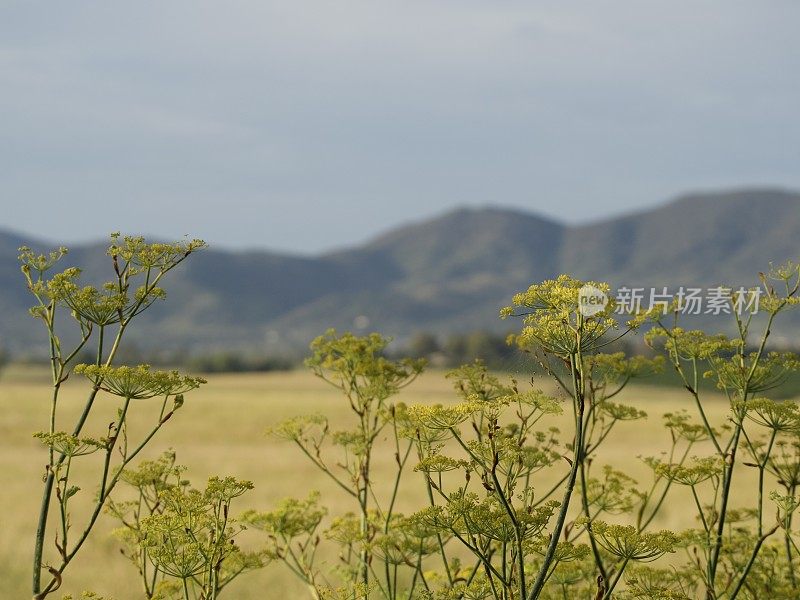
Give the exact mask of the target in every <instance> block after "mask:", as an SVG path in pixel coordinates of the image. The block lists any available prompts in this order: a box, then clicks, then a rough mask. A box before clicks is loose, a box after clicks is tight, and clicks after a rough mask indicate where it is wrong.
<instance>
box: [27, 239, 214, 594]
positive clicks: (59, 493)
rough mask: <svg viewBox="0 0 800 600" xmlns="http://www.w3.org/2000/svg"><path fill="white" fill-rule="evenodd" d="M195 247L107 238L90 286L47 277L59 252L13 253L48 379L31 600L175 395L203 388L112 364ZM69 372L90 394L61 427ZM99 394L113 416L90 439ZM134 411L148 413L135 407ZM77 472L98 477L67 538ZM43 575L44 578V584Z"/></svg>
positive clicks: (54, 583) (79, 541)
mask: <svg viewBox="0 0 800 600" xmlns="http://www.w3.org/2000/svg"><path fill="white" fill-rule="evenodd" d="M204 247H205V244H204V242H202V241H200V240H192V241H188V242H179V243H176V244H162V243H147V242H145V240H144V239H143V238H141V237H121V236H120V235H119V234H112V236H111V244H110V246H109V247H108V251H107V253H108V257H109V262H110V266H111V269H112V273H113V275H112V278H111V280H110V281H107V282H106V283H104V284H103V285H102V286H101V287H99V288H98V287H96V286H91V285H86V286H81V284H80V277H81V270H80V269H79V268H77V267H70V268H67V269H65V270H63V271H60V272H57V273H55V274H52V275H51V274H50V271H51V270H53V268H54V267H55V266H56V264H57V263H58V262H59V261H60V260H61V259H63V258H64V256H65V255H66V254H67V250H66V249H65V248H60V249H59V250H56V251H54V252H50V253H49V254H35V253H34V252H32V251H31V250H30V249H28V248H21V249H20V255H19V259H20V261H21V270H22V273H23V275H24V276H25V280H26V282H27V286H28V289H29V290H30V292H31V294H32V295H33V297H34V299H35V305H34V306H33V308H31V311H30V312H31V314H32V315H33V316H34V317H36V318H37V319H38V320H39V321H41V323H42V324H43V325H44V327H45V331H46V333H47V340H48V346H49V355H50V368H51V376H52V397H51V403H50V417H49V423H48V427H47V429H46V430H45V431H43V432H40V433H38V434H36V437H38V438H39V439H40V440H41V441H42V442H43V444H44V445H45V446H46V447H47V449H48V460H47V465H46V467H45V472H44V474H43V489H42V499H41V508H40V511H39V521H38V526H37V530H36V537H35V543H34V556H33V581H32V592H33V597H34V599H37V600H38V599H42V598H45V597H46V596H48V595H49V594H50V593H52V592H54V591H55V590H56V589H58V587H59V586H60V585H61V581H62V578H63V575H64V571H65V570H66V569H67V567H68V566H69V564H70V563H71V562H72V560H73V559H74V558H75V556H76V555H77V553H78V552H79V551H80V549H81V547H82V546H83V544H84V543H85V542H86V540H87V538H88V537H89V534H90V533H91V531H92V529H93V527H94V525H95V523H96V522H97V519H98V517H99V515H100V513H101V512H102V509H103V506H104V505H105V504H106V502H107V500H108V498H109V495H110V494H111V492H112V491H113V490H114V488H115V487H116V485H117V483H118V482H119V480H120V477H121V473H122V472H123V470H124V468H125V467H126V466H127V465H128V464H129V463H130V462H131V461H132V460H133V459H134V458H135V457H136V456H137V455H138V454H139V453H140V452H141V450H142V449H143V448H144V447H145V445H146V444H147V443H148V442H149V441H150V440H151V439H152V438H153V437H154V436H155V434H156V433H157V432H158V431H159V429H161V427H162V426H163V425H164V424H165V423H166V422H167V421H168V420H169V419H170V418H171V417H172V415H173V413H174V412H175V411H176V410H177V409H179V408H180V407H181V405H182V404H183V395H184V394H185V393H186V392H189V391H191V390H193V389H195V388H197V387H198V386H200V385H201V384H203V383H205V382H204V380H203V379H201V378H198V377H187V376H184V375H180V374H179V373H177V372H174V371H170V372H163V371H152V370H151V369H150V368H149V367H148V366H146V365H141V366H138V367H127V366H115V365H114V359H115V357H116V355H117V352H118V351H119V348H120V344H121V342H122V339H123V336H124V334H125V332H126V330H127V329H128V328H129V327H130V325H131V323H132V322H133V320H134V319H135V318H136V317H137V316H138V315H140V314H141V313H142V312H144V311H145V310H146V309H147V308H149V307H150V306H151V305H152V304H153V303H154V302H155V301H156V300H159V299H163V298H164V297H165V292H164V290H163V288H162V287H161V284H162V282H163V280H164V278H165V276H166V275H167V274H168V273H169V272H170V271H171V270H172V269H174V268H175V267H177V266H178V265H180V264H181V263H182V262H183V261H184V260H185V259H186V258H188V257H189V256H190V255H191V254H193V253H194V252H196V251H198V250H200V249H202V248H204ZM70 325H71V326H72V328H73V329H74V330H75V331H76V332H77V334H78V336H77V337H78V341H77V342H75V344H74V345H73V346H72V347H65V346H64V345H63V344H62V339H64V333H65V328H68V327H69V326H70ZM92 341H93V343H94V346H95V361H94V364H91V365H77V366H76V365H75V362H76V357H78V356H79V354H80V353H81V351H82V350H84V348H87V347H88V345H89V344H91V343H92ZM73 374H74V375H76V376H77V375H82V376H84V377H86V378H87V379H88V380H89V381H90V383H91V389H90V392H89V393H88V396H87V399H86V402H85V404H84V407H83V410H82V412H81V414H80V416H79V417H78V418H77V420H76V421H75V422H74V423H64V422H63V418H62V417H61V414H60V411H59V394H60V391H61V387H62V385H63V384H64V382H66V381H67V379H68V378H69V377H70V376H72V375H73ZM100 392H103V393H105V394H108V395H110V396H112V397H115V398H117V402H118V403H119V408H118V410H117V416H116V418H115V419H114V421H113V422H112V423H111V424H110V425H109V426H108V428H107V430H106V431H103V432H101V434H100V435H96V436H94V437H89V436H86V435H85V432H84V429H85V426H86V424H87V420H88V418H89V416H90V414H91V412H92V408H93V407H94V405H95V400H96V399H97V398H98V395H99V394H100ZM156 397H158V398H161V401H160V402H158V404H157V406H155V405H154V406H153V408H154V410H153V411H152V412H153V413H154V414H153V417H154V418H153V425H152V427H151V429H150V430H149V431H148V432H146V433H145V434H144V435H143V436H142V437H141V438H140V439H132V438H131V437H130V435H129V430H128V427H127V417H128V415H129V411H131V410H146V409H147V408H149V407H150V406H151V404H150V403H149V402H147V400H148V399H150V398H156ZM104 401H106V400H104ZM108 401H111V400H108ZM140 404H145V405H147V406H141V408H140V406H139V405H140ZM92 456H94V457H97V456H99V459H97V460H96V461H93V460H92V458H88V457H92ZM76 468H85V469H92V471H93V472H94V473H95V474H96V476H97V481H98V491H97V495H96V497H95V498H94V499H92V500H91V501H90V502H91V503H92V504H93V508H92V510H91V512H90V516H89V517H88V519H87V520H86V522H85V523H82V524H81V525H80V527H79V529H78V531H79V533H78V534H77V535H75V536H73V535H72V529H73V527H74V525H75V523H73V519H72V512H71V510H70V504H71V502H72V501H73V500H74V499H75V498H76V497H77V496H78V494H79V492H80V491H81V490H80V488H79V487H78V486H76V485H74V484H73V483H72V481H73V479H72V476H73V475H74V472H75V469H76ZM54 492H55V494H54ZM83 496H85V494H83ZM53 515H54V516H55V518H56V520H57V522H56V525H55V529H56V532H55V534H54V536H53V538H51V539H54V550H55V552H54V553H53V555H52V556H51V557H49V558H46V554H45V540H46V539H47V538H48V537H49V536H48V535H47V528H48V521H49V518H50V517H51V516H53ZM43 573H45V574H46V576H47V579H46V580H45V581H43V580H42V574H43Z"/></svg>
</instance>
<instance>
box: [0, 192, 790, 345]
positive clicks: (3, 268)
mask: <svg viewBox="0 0 800 600" xmlns="http://www.w3.org/2000/svg"><path fill="white" fill-rule="evenodd" d="M799 239H800V192H792V191H787V190H781V189H776V188H752V189H742V190H734V191H730V190H727V191H721V192H713V193H712V192H704V193H699V194H684V195H682V196H680V197H678V198H676V199H674V200H673V201H671V202H667V203H664V204H662V205H659V206H656V207H654V208H651V209H643V210H640V211H635V212H631V213H628V214H626V215H621V216H618V217H611V218H608V219H604V220H600V221H596V222H592V223H588V224H581V225H567V224H564V223H561V222H559V221H556V220H554V219H550V218H548V217H544V216H541V215H538V214H535V213H530V212H526V211H523V210H519V209H508V208H502V207H493V206H489V207H461V208H457V209H455V210H451V211H448V212H446V213H444V214H441V215H438V216H436V217H433V218H430V219H423V220H419V221H415V222H412V223H408V224H404V225H401V226H399V227H395V228H392V229H391V230H389V231H386V232H383V233H382V234H379V235H376V236H374V237H373V238H371V239H370V240H368V241H366V242H365V243H363V244H360V245H357V246H351V247H349V248H343V249H340V250H335V251H330V252H325V253H321V254H318V255H312V256H304V255H297V254H290V253H281V252H279V251H278V252H276V251H273V250H243V251H236V250H230V249H214V248H213V247H212V248H210V249H209V250H206V251H203V252H202V253H199V254H198V255H197V256H196V257H192V259H190V260H189V261H187V263H186V264H185V265H182V266H181V268H180V269H178V270H176V271H175V272H174V276H172V275H171V276H170V278H169V279H168V281H167V283H166V285H165V287H166V290H167V292H168V294H169V296H170V298H169V300H168V301H167V302H166V303H164V304H163V305H161V304H159V305H158V306H154V307H153V308H151V309H150V310H149V311H148V313H145V315H143V316H142V325H141V327H140V328H134V331H137V332H138V333H136V334H135V335H134V336H133V337H134V341H135V343H136V344H137V345H138V346H140V347H142V348H150V347H153V348H161V349H169V348H171V349H186V350H188V351H190V352H195V351H196V352H206V351H209V350H214V349H241V350H251V351H256V352H274V351H278V350H281V349H285V348H300V347H302V346H304V345H305V344H307V342H308V341H309V339H311V338H312V337H313V336H315V335H317V334H319V333H321V332H322V331H324V330H325V329H326V328H328V327H331V326H333V327H337V328H339V329H348V328H350V329H353V328H354V327H355V324H356V323H357V324H359V325H361V326H362V327H361V329H369V330H379V331H381V332H383V333H386V334H389V335H393V336H395V337H397V338H400V339H401V340H402V339H403V338H406V337H408V336H409V335H411V334H412V333H414V332H415V331H418V330H430V331H434V332H436V333H439V334H447V333H449V332H453V331H472V330H476V329H492V330H496V331H500V330H502V329H504V328H506V327H507V326H508V324H507V323H506V324H503V323H502V322H500V321H499V320H498V319H497V311H498V309H499V308H500V307H501V306H502V305H504V304H505V303H507V302H508V300H509V299H510V297H511V295H512V294H513V293H515V292H517V291H519V290H521V289H524V288H525V287H527V286H528V285H529V284H530V283H533V282H536V281H541V280H543V279H547V278H551V277H554V276H555V275H557V274H559V273H561V272H569V273H571V274H574V275H575V276H578V277H581V278H586V279H595V280H606V281H609V282H611V283H612V284H614V285H617V286H619V285H628V286H633V285H640V286H649V285H653V286H662V285H663V286H672V285H695V284H702V285H708V286H711V285H717V284H719V283H722V282H730V283H731V284H735V285H739V284H742V285H752V284H755V283H756V275H757V273H758V271H760V270H764V269H766V268H767V267H768V263H769V262H770V261H772V262H782V261H784V260H786V259H790V258H791V259H797V258H798V257H800V247H799V246H800V245H799V244H798V240H799ZM212 242H213V240H212ZM21 244H26V245H29V246H31V247H34V248H35V249H37V250H39V249H42V250H43V249H45V246H44V245H43V244H42V243H41V242H39V241H38V240H36V239H34V238H32V237H30V236H25V235H23V234H19V233H16V232H9V231H7V230H3V229H0V347H6V348H8V349H10V350H12V351H14V352H22V353H24V352H26V351H29V350H30V349H31V348H35V347H37V344H38V342H39V341H40V337H41V336H39V335H38V334H39V333H40V332H39V331H36V330H35V327H33V323H32V322H29V321H28V319H29V317H27V316H26V314H25V310H26V307H27V305H28V304H29V299H28V298H27V292H26V291H25V289H24V286H23V285H22V281H21V277H20V275H19V270H18V267H17V265H16V260H15V259H16V254H17V252H16V250H17V247H18V246H19V245H21ZM45 244H46V243H45ZM47 247H49V245H47ZM65 261H66V262H65V266H70V265H72V264H80V265H82V266H83V265H85V266H86V273H87V277H89V278H90V279H91V278H97V277H98V276H99V273H100V272H101V268H102V266H103V264H104V263H105V258H104V255H103V252H102V250H101V244H100V243H99V242H93V243H90V244H81V245H76V246H74V247H73V248H72V249H71V251H70V254H69V255H68V256H67V258H66V259H65ZM106 272H107V271H106ZM365 324H366V326H365V327H364V325H365ZM356 329H358V328H356Z"/></svg>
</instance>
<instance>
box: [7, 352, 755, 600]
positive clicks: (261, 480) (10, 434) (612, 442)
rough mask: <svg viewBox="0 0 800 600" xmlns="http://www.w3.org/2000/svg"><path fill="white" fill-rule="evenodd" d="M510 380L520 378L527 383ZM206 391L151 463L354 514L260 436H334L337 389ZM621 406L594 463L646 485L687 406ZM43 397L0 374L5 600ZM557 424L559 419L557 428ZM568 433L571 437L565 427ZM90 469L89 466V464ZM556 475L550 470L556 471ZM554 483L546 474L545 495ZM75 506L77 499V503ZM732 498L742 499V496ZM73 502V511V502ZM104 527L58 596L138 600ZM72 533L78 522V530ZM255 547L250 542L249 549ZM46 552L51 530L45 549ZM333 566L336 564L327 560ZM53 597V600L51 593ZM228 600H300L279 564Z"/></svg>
mask: <svg viewBox="0 0 800 600" xmlns="http://www.w3.org/2000/svg"><path fill="white" fill-rule="evenodd" d="M517 377H519V378H520V379H525V377H524V375H523V374H518V375H517ZM208 379H209V383H208V385H206V386H205V387H204V388H202V389H201V390H199V391H196V392H192V393H191V394H190V395H188V396H187V401H186V405H185V406H184V407H183V409H182V410H181V411H180V412H179V413H177V414H176V416H175V418H174V419H173V420H172V421H170V423H168V425H167V427H166V428H165V429H164V430H163V431H162V432H161V434H159V436H158V437H157V438H156V439H155V441H154V442H153V443H152V444H151V447H150V448H149V451H147V452H148V453H147V456H150V457H152V456H156V455H158V454H159V453H160V452H161V451H163V450H165V449H167V448H170V447H172V448H174V449H176V450H177V453H178V461H179V463H181V464H184V465H186V466H187V467H188V469H189V470H188V475H187V476H188V478H189V479H191V480H192V482H193V483H194V484H195V485H198V486H200V485H202V484H203V482H204V480H205V478H206V477H207V476H208V475H210V474H220V475H234V476H237V477H240V478H245V479H249V480H252V481H253V482H254V483H255V489H254V490H253V491H252V492H250V493H248V494H247V495H245V496H244V497H243V498H240V499H239V500H240V501H241V502H240V504H239V505H238V506H239V508H240V509H242V510H244V509H246V508H256V509H262V510H265V509H268V508H269V507H271V506H273V505H274V503H275V502H276V501H277V500H278V499H280V498H283V497H286V496H298V497H304V496H305V495H306V494H307V493H308V491H310V490H312V489H318V490H320V491H321V493H322V497H323V502H324V504H325V505H326V506H328V507H329V509H330V510H331V512H332V513H341V512H345V511H346V510H349V509H350V508H351V507H349V505H348V504H347V502H348V499H347V497H345V496H344V494H343V493H341V492H339V491H337V490H336V489H335V488H334V487H333V485H332V484H330V483H329V482H328V481H327V480H326V479H325V476H324V475H322V474H320V473H318V472H316V471H315V470H314V469H313V467H312V466H311V465H310V464H308V463H307V462H306V461H305V460H304V457H303V456H302V455H300V453H299V451H298V450H297V448H295V447H293V446H291V445H290V444H289V443H287V442H282V441H280V440H275V439H271V438H269V437H267V436H266V435H265V429H266V428H267V427H269V426H271V425H274V424H276V423H278V422H279V421H281V420H283V419H285V418H288V417H290V416H294V415H298V414H303V413H314V412H319V413H322V414H325V415H327V416H328V417H329V418H330V419H331V421H332V423H333V425H334V427H335V428H343V427H345V426H346V425H347V417H348V413H347V410H346V405H345V404H344V402H343V401H342V400H341V399H340V398H339V397H338V396H337V395H336V393H335V390H333V389H332V388H329V387H327V386H326V384H325V383H324V382H321V381H319V380H317V379H316V378H314V377H313V376H311V375H310V374H308V373H306V372H303V371H295V372H288V373H274V374H239V375H211V376H209V377H208ZM85 388H86V386H85V384H84V383H83V382H80V381H70V382H68V384H67V386H66V389H65V391H64V393H63V394H62V401H61V402H62V403H63V404H62V407H61V408H62V409H63V410H64V414H69V415H74V414H75V413H76V411H77V410H78V409H79V407H80V406H81V405H82V402H83V396H84V392H85ZM399 399H400V400H402V401H404V402H406V403H408V404H411V403H437V402H438V403H448V402H453V401H454V400H455V394H454V393H453V392H452V390H451V387H450V383H449V382H448V381H447V380H445V378H444V376H443V373H441V372H432V373H428V374H425V375H424V376H423V377H422V378H420V379H419V380H418V381H416V382H415V383H414V384H413V385H412V386H410V387H409V388H408V389H406V390H405V391H404V392H403V393H402V394H401V396H400V398H399ZM102 400H103V401H104V402H106V405H105V406H103V405H102V404H101V405H100V406H101V407H102V409H103V411H104V412H103V411H101V412H100V413H99V414H97V415H95V418H94V419H93V420H92V421H91V422H90V424H89V428H88V429H87V433H90V434H92V435H95V436H101V435H103V434H104V433H105V427H106V425H107V423H108V422H109V421H110V420H111V419H110V415H111V414H113V411H114V410H115V404H114V401H113V400H112V399H111V398H110V397H104V398H102ZM621 401H625V402H628V403H630V404H633V405H635V406H636V407H638V408H640V409H642V410H645V411H647V412H648V414H649V415H650V418H649V419H648V420H647V421H646V422H635V423H622V424H620V425H619V426H618V429H617V430H615V432H614V433H613V434H612V435H611V437H610V438H609V440H608V442H607V443H606V446H605V447H604V454H603V455H602V459H601V460H602V462H603V463H610V464H613V465H615V466H616V467H618V468H621V469H623V470H625V471H627V472H629V473H630V474H631V475H633V476H634V477H636V478H638V479H639V481H640V483H641V484H642V487H644V486H646V485H649V483H650V478H649V477H650V476H649V470H648V469H647V468H646V467H643V465H642V464H641V461H639V460H638V458H637V456H639V455H643V456H649V455H657V454H658V453H659V452H660V451H661V450H663V449H666V448H667V447H668V445H669V438H668V433H667V432H665V431H664V430H663V429H662V428H661V414H663V413H664V412H667V411H671V410H676V409H679V408H684V407H685V408H687V409H691V408H692V406H691V403H690V400H689V398H688V396H686V395H684V394H681V392H680V391H679V390H676V389H674V388H665V387H655V386H631V387H630V388H629V389H627V390H626V391H625V394H624V396H623V397H622V399H621ZM48 404H49V391H48V382H47V379H46V376H45V374H44V373H42V372H41V371H37V370H27V369H22V368H17V367H14V368H10V369H8V370H7V371H5V372H4V373H2V374H0V445H2V448H0V506H3V508H4V510H3V513H2V517H0V518H2V522H0V581H1V582H2V586H3V591H2V594H0V595H1V596H2V597H3V598H10V599H12V598H29V597H30V592H29V589H30V587H29V579H30V573H29V570H30V566H29V565H30V555H31V548H32V536H33V532H34V529H35V518H36V514H37V511H38V506H37V504H38V502H39V494H40V487H41V484H40V479H41V476H42V470H43V465H44V464H45V461H46V458H45V451H44V449H43V447H42V446H41V445H40V444H39V443H38V442H37V441H36V440H34V439H33V438H32V437H31V433H32V432H34V431H37V430H40V429H43V428H44V427H45V426H46V421H47V415H48V410H49V408H48ZM152 408H153V406H152V405H149V404H148V403H147V401H142V403H141V404H137V405H136V406H135V407H134V413H133V415H132V418H133V424H134V425H138V426H143V424H144V423H146V422H149V420H148V419H152V418H153V416H152ZM707 408H708V412H709V414H710V415H711V419H712V421H714V422H717V423H720V422H722V420H723V418H724V416H723V415H724V411H725V408H726V407H725V402H724V401H723V400H722V399H721V398H719V397H709V400H708V407H707ZM556 421H558V419H556ZM563 429H564V430H566V429H567V428H566V427H564V428H563ZM91 458H92V459H93V458H94V457H91ZM391 460H392V456H391V454H390V453H389V452H387V453H386V454H385V455H381V456H380V457H378V461H377V462H378V464H377V471H378V473H380V471H381V470H382V469H384V470H385V469H386V468H387V467H388V465H389V463H390V461H391ZM560 468H561V467H557V468H554V469H552V470H553V471H555V470H556V469H560ZM414 477H419V474H417V473H413V472H412V473H409V476H408V478H407V479H406V481H405V486H404V487H403V489H402V493H401V497H400V505H401V509H405V510H409V509H411V508H413V507H415V506H422V498H421V497H418V496H417V493H418V490H419V492H420V493H421V490H422V488H421V487H420V486H415V485H413V484H414V483H415V482H414V481H413V478H414ZM550 478H552V474H548V475H545V476H544V477H543V481H542V484H541V485H542V488H544V485H545V484H546V482H547V480H549V479H550ZM82 487H83V488H84V491H82V492H81V493H82V494H89V493H93V491H94V489H95V488H96V482H95V483H93V482H91V481H88V482H85V483H84V485H83V486H82ZM78 497H79V496H78ZM736 500H738V501H741V500H742V499H741V498H737V499H736ZM687 502H689V499H688V498H687V497H684V496H682V495H681V494H680V493H676V494H675V495H673V496H671V500H670V501H669V502H667V503H666V507H665V510H664V511H663V515H662V516H661V517H660V518H661V521H658V522H657V523H656V526H659V525H663V526H665V527H666V526H669V527H685V526H691V525H693V523H691V521H689V520H687V519H688V518H689V517H687V515H690V514H692V510H687V509H689V508H690V506H689V505H688V504H687ZM76 504H77V502H76ZM113 525H114V524H113V521H112V520H111V518H110V517H106V516H104V517H103V518H102V520H101V522H100V525H99V526H98V527H97V529H96V530H95V532H94V535H93V538H92V539H91V540H90V542H89V543H88V545H87V546H86V548H85V550H84V551H82V553H81V554H80V555H79V558H78V559H77V560H76V562H75V563H73V565H71V567H70V568H69V570H68V571H67V573H66V579H65V583H64V585H63V587H62V589H61V590H60V592H64V593H67V592H71V593H75V592H80V590H83V589H91V590H93V591H95V592H97V593H98V594H102V595H109V596H113V597H114V598H116V599H117V600H129V599H131V600H132V599H134V598H141V597H142V596H141V594H140V593H139V591H138V590H139V583H138V581H137V578H136V576H135V572H134V570H133V567H132V566H131V565H130V564H129V563H128V562H127V561H126V560H125V559H124V558H122V557H121V556H120V555H119V554H118V544H117V542H116V541H115V540H114V538H113V537H111V535H110V531H111V529H112V528H113ZM76 528H77V522H76ZM251 542H253V539H251ZM51 543H52V532H51V533H50V536H49V540H48V544H51ZM327 558H328V560H329V562H331V563H332V562H334V561H335V556H328V557H327ZM54 597H60V594H56V595H54ZM224 597H228V598H235V599H239V600H249V599H255V598H259V599H264V598H266V599H270V598H279V597H280V598H304V597H306V596H305V595H304V592H303V588H302V587H301V586H300V585H299V584H298V583H297V582H296V581H295V580H294V579H293V578H292V576H291V575H290V574H289V573H288V572H287V571H286V570H285V569H284V568H283V567H282V566H281V565H279V564H273V565H270V566H268V567H267V568H266V569H264V570H263V571H261V572H258V573H255V574H249V575H246V576H243V577H242V578H241V579H240V580H239V581H238V582H236V583H235V584H233V585H232V586H231V587H230V589H229V590H228V591H227V592H226V593H225V594H224Z"/></svg>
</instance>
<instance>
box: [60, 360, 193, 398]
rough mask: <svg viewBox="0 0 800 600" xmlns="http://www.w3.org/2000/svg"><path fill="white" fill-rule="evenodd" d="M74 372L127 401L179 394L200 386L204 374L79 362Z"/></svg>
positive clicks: (142, 366)
mask: <svg viewBox="0 0 800 600" xmlns="http://www.w3.org/2000/svg"><path fill="white" fill-rule="evenodd" d="M75 372H76V373H80V374H82V375H84V376H85V377H86V378H87V379H89V381H91V382H92V383H94V385H96V386H97V387H99V388H100V389H102V390H105V391H106V392H109V393H110V394H114V395H115V396H120V397H122V398H127V399H128V400H143V399H146V398H154V397H156V396H177V395H179V394H184V393H186V392H188V391H190V390H193V389H195V388H198V387H200V386H201V385H202V384H204V383H205V382H206V380H205V379H203V378H201V377H189V376H186V375H181V374H180V373H178V371H151V370H150V365H139V366H138V367H110V366H98V365H78V366H76V367H75Z"/></svg>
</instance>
